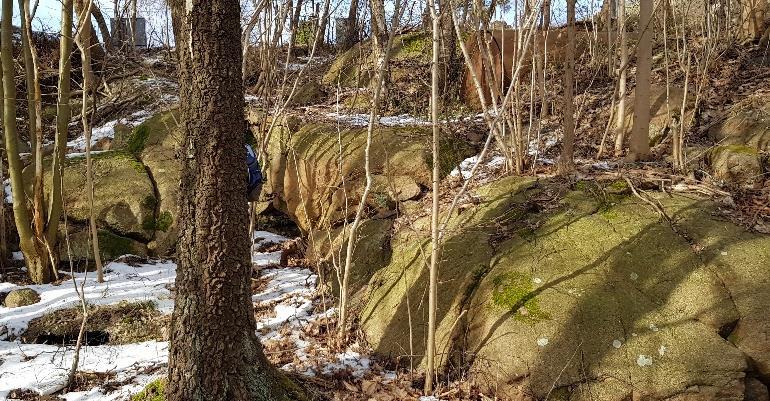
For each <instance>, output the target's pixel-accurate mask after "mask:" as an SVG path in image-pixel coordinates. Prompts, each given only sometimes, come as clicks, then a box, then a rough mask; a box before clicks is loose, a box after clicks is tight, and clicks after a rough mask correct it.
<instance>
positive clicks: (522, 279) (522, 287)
mask: <svg viewBox="0 0 770 401" xmlns="http://www.w3.org/2000/svg"><path fill="white" fill-rule="evenodd" d="M492 283H493V285H494V289H493V290H492V303H493V304H494V305H495V306H498V307H501V308H505V309H507V310H510V311H512V312H515V314H516V315H515V318H516V319H519V320H523V321H531V322H534V321H538V320H543V319H550V315H549V314H548V313H546V312H544V311H543V310H542V309H540V305H539V304H538V302H537V300H536V299H535V297H534V296H533V292H532V291H533V289H534V288H533V287H532V278H531V277H529V276H527V275H525V274H522V273H518V272H510V273H505V274H501V275H499V276H497V277H495V278H494V279H493V280H492Z"/></svg>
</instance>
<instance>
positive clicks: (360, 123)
mask: <svg viewBox="0 0 770 401" xmlns="http://www.w3.org/2000/svg"><path fill="white" fill-rule="evenodd" d="M326 116H327V117H328V118H331V119H333V120H335V121H337V122H338V123H340V124H345V125H352V126H356V127H366V126H368V125H369V114H344V113H337V112H329V113H326ZM379 123H380V125H384V126H386V127H403V126H407V125H430V124H431V122H430V121H427V120H424V119H422V118H419V117H414V116H410V115H408V114H401V115H397V116H383V117H380V118H379Z"/></svg>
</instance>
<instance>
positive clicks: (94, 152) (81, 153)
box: [67, 150, 107, 159]
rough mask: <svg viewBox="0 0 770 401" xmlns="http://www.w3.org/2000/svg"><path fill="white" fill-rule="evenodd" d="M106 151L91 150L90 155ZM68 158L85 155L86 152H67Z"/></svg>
mask: <svg viewBox="0 0 770 401" xmlns="http://www.w3.org/2000/svg"><path fill="white" fill-rule="evenodd" d="M104 152H107V151H106V150H92V151H91V155H92V156H93V155H98V154H99V153H104ZM67 157H68V158H72V159H74V158H76V157H86V152H74V153H67Z"/></svg>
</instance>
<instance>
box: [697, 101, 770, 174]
mask: <svg viewBox="0 0 770 401" xmlns="http://www.w3.org/2000/svg"><path fill="white" fill-rule="evenodd" d="M709 136H711V138H712V139H713V140H714V142H716V143H718V144H719V145H718V146H717V147H715V148H714V149H713V150H712V151H711V152H710V153H709V160H708V161H709V164H710V165H711V170H712V172H713V173H714V175H715V176H716V177H717V178H718V179H720V180H724V181H726V182H729V183H733V184H739V185H746V184H749V185H750V184H755V183H757V182H761V181H762V180H763V179H764V175H763V174H762V173H763V169H762V163H761V161H762V157H761V154H762V153H765V154H767V153H769V152H770V102H768V101H767V99H765V97H763V96H760V95H752V96H749V97H747V98H746V99H744V100H742V101H740V102H738V103H736V104H734V105H733V106H732V107H731V108H730V110H729V111H728V114H727V118H726V119H725V120H724V121H722V122H721V123H719V124H716V125H714V126H713V127H712V128H711V129H710V130H709Z"/></svg>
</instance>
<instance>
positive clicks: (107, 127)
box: [67, 110, 152, 152]
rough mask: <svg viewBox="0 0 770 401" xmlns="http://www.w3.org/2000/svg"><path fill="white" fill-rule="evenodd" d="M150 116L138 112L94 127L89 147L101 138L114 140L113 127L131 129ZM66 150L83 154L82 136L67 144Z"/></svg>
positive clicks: (143, 112) (146, 113) (145, 112)
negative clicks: (121, 126) (127, 127)
mask: <svg viewBox="0 0 770 401" xmlns="http://www.w3.org/2000/svg"><path fill="white" fill-rule="evenodd" d="M150 117H152V114H151V113H150V112H149V111H147V110H140V111H137V112H136V113H133V114H131V115H130V116H128V117H126V118H121V119H117V120H113V121H110V122H107V123H105V124H104V125H102V126H101V127H96V128H94V129H93V130H92V132H91V146H93V145H95V144H96V143H97V142H99V140H100V139H102V138H114V137H115V126H117V125H118V124H120V125H126V126H129V127H131V128H133V127H136V126H137V125H139V124H141V123H143V122H145V121H147V120H148V119H149V118H150ZM67 149H69V150H70V151H72V152H84V151H85V150H86V139H85V137H84V136H83V135H81V136H79V137H77V138H75V139H73V140H71V141H69V142H67Z"/></svg>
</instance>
